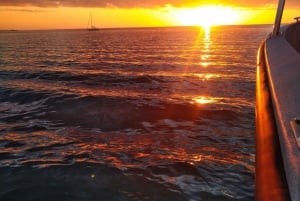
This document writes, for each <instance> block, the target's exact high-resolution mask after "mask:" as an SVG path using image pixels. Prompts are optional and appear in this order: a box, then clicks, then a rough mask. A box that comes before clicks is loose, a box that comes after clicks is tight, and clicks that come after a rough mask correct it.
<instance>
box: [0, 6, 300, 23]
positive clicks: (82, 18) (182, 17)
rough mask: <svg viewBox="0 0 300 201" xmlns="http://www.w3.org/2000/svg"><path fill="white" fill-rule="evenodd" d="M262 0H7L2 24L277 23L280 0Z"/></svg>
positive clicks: (291, 9) (293, 12)
mask: <svg viewBox="0 0 300 201" xmlns="http://www.w3.org/2000/svg"><path fill="white" fill-rule="evenodd" d="M114 1H115V2H114ZM256 1H257V2H256V3H255V0H254V1H251V3H249V0H240V1H239V3H238V4H237V3H235V2H234V1H230V0H223V1H221V0H219V1H218V0H215V1H214V0H211V1H208V0H202V1H197V2H194V1H193V0H189V1H180V0H172V1H171V0H169V1H167V0H153V1H150V0H149V1H146V2H147V3H144V4H143V3H140V2H143V1H138V0H124V1H121V2H122V3H123V4H118V2H120V1H117V0H112V1H111V2H112V3H105V4H104V3H102V4H101V0H97V1H96V0H86V1H82V2H81V1H71V0H63V1H49V0H27V1H20V0H1V2H0V29H60V28H67V29H68V28H86V27H87V25H88V19H89V16H90V13H92V14H93V22H94V25H95V26H97V27H99V28H102V27H103V28H111V27H149V26H150V27H153V26H178V25H179V26H180V25H198V24H199V25H201V24H204V23H207V22H209V21H208V19H210V20H211V22H209V23H210V24H270V23H273V21H274V20H273V19H274V15H275V11H276V7H277V5H276V4H277V0H276V1H274V0H273V1H268V0H256ZM297 1H298V0H292V1H290V2H289V4H287V5H286V8H287V9H286V10H285V13H284V17H283V22H291V21H292V20H293V17H295V16H298V15H300V13H299V10H300V9H299V7H300V6H299V5H300V3H298V2H297ZM20 2H21V3H20ZM53 2H54V3H55V4H56V5H54V3H53ZM74 2H76V4H74ZM105 2H108V1H105ZM168 2H171V3H168ZM183 2H184V3H183ZM208 2H209V3H208ZM297 9H298V11H297ZM200 13H201V14H200ZM213 18H214V19H213ZM212 19H213V20H212Z"/></svg>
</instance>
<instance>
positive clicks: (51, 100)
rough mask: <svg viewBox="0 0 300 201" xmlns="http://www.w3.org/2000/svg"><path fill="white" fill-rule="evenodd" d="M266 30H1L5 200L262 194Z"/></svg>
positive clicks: (209, 200)
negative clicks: (259, 99)
mask: <svg viewBox="0 0 300 201" xmlns="http://www.w3.org/2000/svg"><path fill="white" fill-rule="evenodd" d="M269 30H271V27H270V26H224V27H214V28H211V29H210V30H203V29H201V28H191V27H190V28H187V27H185V28H183V27H181V28H180V27H179V28H146V29H107V30H100V31H97V32H87V31H85V30H66V31H61V30H59V31H19V32H0V181H1V182H0V189H1V190H0V200H1V201H2V200H3V201H4V200H5V201H8V200H14V201H18V200H22V201H25V200H26V201H27V200H28V201H29V200H30V201H36V200H43V201H44V200H56V201H58V200H62V201H66V200H72V201H74V200H82V201H88V200H91V201H94V200H97V201H98V200H108V201H111V200H113V201H114V200H115V201H127V200H128V201H132V200H157V201H162V200H167V201H169V200H170V201H176V200H178V201H179V200H180V201H185V200H188V201H196V200H204V201H220V200H222V201H223V200H225V201H226V200H243V201H250V200H253V197H254V192H253V191H254V149H255V144H254V132H255V125H254V115H255V110H254V104H255V62H256V51H257V48H258V46H259V43H260V42H261V41H262V40H263V38H264V37H265V36H266V34H267V33H268V32H269Z"/></svg>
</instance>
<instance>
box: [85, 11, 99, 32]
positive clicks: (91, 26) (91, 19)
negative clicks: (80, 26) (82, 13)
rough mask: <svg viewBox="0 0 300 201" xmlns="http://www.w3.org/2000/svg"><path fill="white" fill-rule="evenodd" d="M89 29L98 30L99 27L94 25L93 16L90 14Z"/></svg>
mask: <svg viewBox="0 0 300 201" xmlns="http://www.w3.org/2000/svg"><path fill="white" fill-rule="evenodd" d="M87 30H88V31H98V30H99V29H98V28H97V27H95V26H94V25H93V16H92V14H90V18H89V22H88V28H87Z"/></svg>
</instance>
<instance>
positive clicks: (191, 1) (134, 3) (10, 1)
mask: <svg viewBox="0 0 300 201" xmlns="http://www.w3.org/2000/svg"><path fill="white" fill-rule="evenodd" d="M298 1H299V0H290V1H289V4H290V5H294V4H295V5H297V4H298V6H299V2H298ZM201 4H226V5H227V4H230V5H234V6H241V7H246V6H252V7H253V6H255V7H259V6H263V5H268V4H277V0H0V6H36V7H59V6H65V7H122V8H132V7H144V8H149V7H159V6H165V5H172V6H174V7H183V6H193V5H201Z"/></svg>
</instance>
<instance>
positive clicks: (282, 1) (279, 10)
mask: <svg viewBox="0 0 300 201" xmlns="http://www.w3.org/2000/svg"><path fill="white" fill-rule="evenodd" d="M284 4H285V0H279V2H278V7H277V13H276V18H275V23H274V29H273V36H277V35H278V34H279V29H280V24H281V18H282V14H283V9H284Z"/></svg>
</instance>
